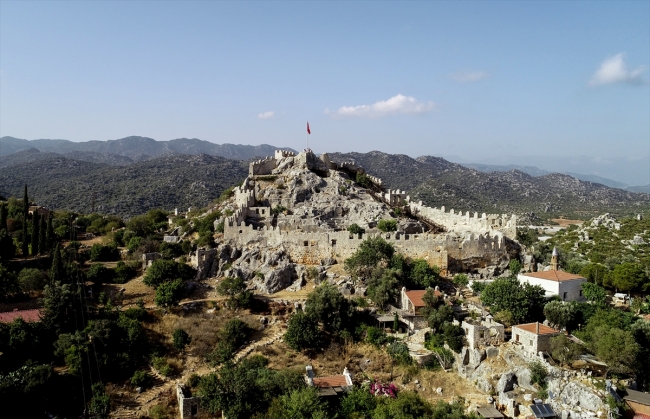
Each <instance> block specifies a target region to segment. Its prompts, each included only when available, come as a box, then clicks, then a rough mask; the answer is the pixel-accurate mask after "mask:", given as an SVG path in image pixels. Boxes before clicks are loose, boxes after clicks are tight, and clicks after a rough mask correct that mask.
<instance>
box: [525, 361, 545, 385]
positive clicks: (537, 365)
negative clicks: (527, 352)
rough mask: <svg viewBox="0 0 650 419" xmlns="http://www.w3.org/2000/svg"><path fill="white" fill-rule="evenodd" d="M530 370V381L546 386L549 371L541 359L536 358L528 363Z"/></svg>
mask: <svg viewBox="0 0 650 419" xmlns="http://www.w3.org/2000/svg"><path fill="white" fill-rule="evenodd" d="M528 370H530V382H531V383H532V384H537V385H539V386H540V387H541V388H546V384H547V382H546V380H547V378H548V371H547V370H546V367H545V366H544V364H542V362H541V361H539V360H534V361H532V362H530V363H529V364H528Z"/></svg>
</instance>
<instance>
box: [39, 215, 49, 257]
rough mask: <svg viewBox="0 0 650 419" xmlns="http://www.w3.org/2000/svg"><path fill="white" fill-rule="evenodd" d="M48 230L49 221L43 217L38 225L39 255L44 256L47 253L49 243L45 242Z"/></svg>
mask: <svg viewBox="0 0 650 419" xmlns="http://www.w3.org/2000/svg"><path fill="white" fill-rule="evenodd" d="M46 229H47V221H46V220H45V217H41V222H40V223H38V253H40V254H41V255H44V254H45V253H47V241H46V240H45V230H46Z"/></svg>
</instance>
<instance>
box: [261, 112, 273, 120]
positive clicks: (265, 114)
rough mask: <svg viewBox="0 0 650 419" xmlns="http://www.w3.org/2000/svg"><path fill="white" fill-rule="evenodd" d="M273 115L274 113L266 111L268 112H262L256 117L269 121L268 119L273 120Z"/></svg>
mask: <svg viewBox="0 0 650 419" xmlns="http://www.w3.org/2000/svg"><path fill="white" fill-rule="evenodd" d="M273 115H275V112H273V111H268V112H262V113H261V114H259V115H257V117H258V118H259V119H269V118H273Z"/></svg>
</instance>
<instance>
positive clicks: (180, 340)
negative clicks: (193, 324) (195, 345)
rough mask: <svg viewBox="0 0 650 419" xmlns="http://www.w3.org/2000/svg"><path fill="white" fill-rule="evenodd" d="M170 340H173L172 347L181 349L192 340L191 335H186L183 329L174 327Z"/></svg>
mask: <svg viewBox="0 0 650 419" xmlns="http://www.w3.org/2000/svg"><path fill="white" fill-rule="evenodd" d="M172 340H173V342H174V348H176V350H179V351H183V350H184V349H185V347H186V346H187V345H189V344H190V343H191V342H192V337H191V336H190V335H188V334H187V332H186V331H185V330H183V329H180V328H178V329H174V332H173V333H172Z"/></svg>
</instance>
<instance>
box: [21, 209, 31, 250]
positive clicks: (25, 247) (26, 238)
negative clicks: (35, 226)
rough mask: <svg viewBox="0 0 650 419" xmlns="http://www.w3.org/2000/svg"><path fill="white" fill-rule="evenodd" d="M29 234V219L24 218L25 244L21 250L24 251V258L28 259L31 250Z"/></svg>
mask: <svg viewBox="0 0 650 419" xmlns="http://www.w3.org/2000/svg"><path fill="white" fill-rule="evenodd" d="M28 242H29V234H28V233H27V218H25V217H23V243H22V248H21V250H22V251H23V258H26V257H27V250H28V248H29V243H28Z"/></svg>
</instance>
